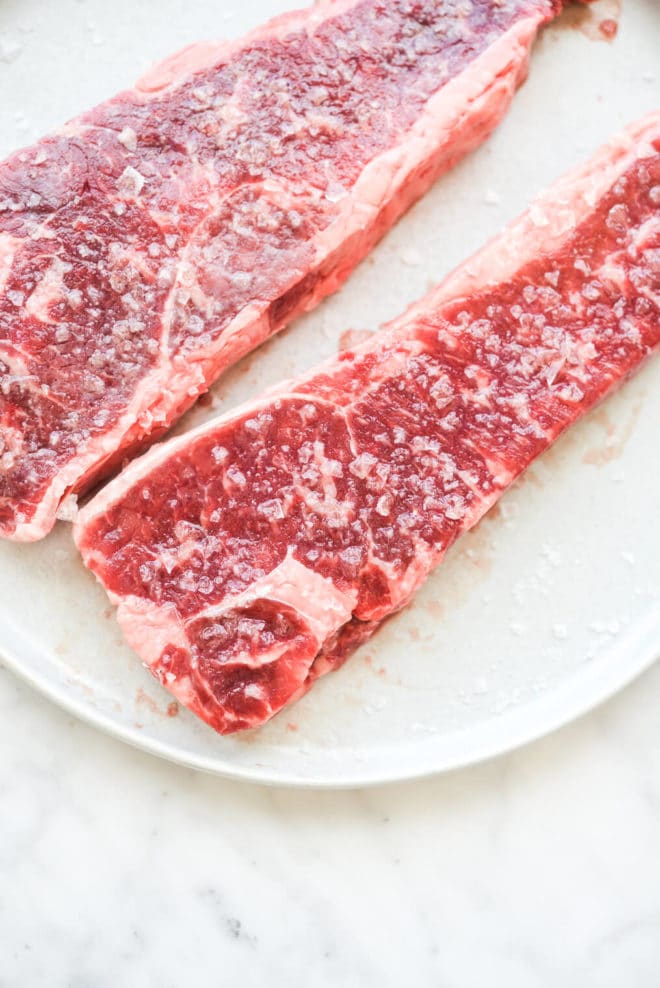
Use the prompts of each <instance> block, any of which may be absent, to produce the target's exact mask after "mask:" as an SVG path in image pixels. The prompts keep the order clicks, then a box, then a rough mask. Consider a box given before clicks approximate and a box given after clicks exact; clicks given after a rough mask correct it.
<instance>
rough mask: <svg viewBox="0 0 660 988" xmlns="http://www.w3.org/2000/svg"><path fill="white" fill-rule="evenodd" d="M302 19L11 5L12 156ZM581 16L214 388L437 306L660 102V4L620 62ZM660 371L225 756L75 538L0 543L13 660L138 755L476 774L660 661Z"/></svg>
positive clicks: (280, 0)
mask: <svg viewBox="0 0 660 988" xmlns="http://www.w3.org/2000/svg"><path fill="white" fill-rule="evenodd" d="M287 6H288V2H287V0H241V4H240V7H239V5H238V4H236V8H235V9H234V8H233V4H231V3H230V4H229V6H228V7H225V8H223V9H220V10H219V7H221V5H219V4H218V3H217V2H213V3H208V4H206V3H196V4H190V3H189V2H188V0H168V2H164V0H150V2H146V0H145V2H143V3H141V4H139V5H135V3H134V0H116V2H115V3H113V4H106V3H105V2H104V0H84V2H82V3H81V2H76V0H58V3H57V4H53V3H52V2H50V0H5V2H4V3H3V4H2V6H1V7H0V78H2V87H3V89H2V96H3V98H2V100H1V101H0V145H1V146H0V152H2V153H6V152H8V151H9V150H11V149H12V148H13V147H15V146H18V145H20V144H25V143H27V142H29V141H30V140H32V139H34V138H36V137H38V136H39V134H40V133H42V132H43V131H45V130H47V129H49V128H50V127H53V126H55V125H56V124H57V123H59V122H61V121H63V120H64V119H66V118H67V117H70V116H72V115H73V114H74V113H76V112H78V111H80V110H81V109H83V108H84V106H85V105H87V104H89V103H91V102H93V101H97V100H100V99H102V98H104V97H107V96H109V95H111V94H112V93H113V92H115V91H116V90H118V89H120V88H121V87H122V86H125V85H127V84H129V83H130V82H131V81H132V80H133V79H134V77H136V76H137V75H138V74H139V73H140V72H141V71H143V70H144V69H145V68H146V67H147V65H148V64H149V63H150V62H152V61H153V60H155V59H156V58H158V57H161V56H163V55H165V54H167V53H168V52H170V51H171V50H174V49H175V48H177V47H180V46H182V45H183V44H185V43H187V42H189V41H192V40H195V39H198V38H204V37H207V38H208V37H218V36H219V35H222V34H239V33H242V32H243V31H245V30H246V29H248V28H249V27H250V26H252V25H254V24H257V23H259V21H261V20H263V19H264V18H265V17H267V16H269V15H271V14H275V13H278V12H280V11H282V10H284V9H286V7H287ZM574 22H575V16H571V17H568V18H567V17H564V18H563V19H562V21H561V22H559V23H557V24H556V25H555V26H553V27H552V28H551V29H550V30H548V31H547V32H546V34H545V36H544V37H543V39H542V41H541V43H540V44H539V46H538V47H537V50H536V53H535V57H534V59H533V63H532V74H531V78H530V80H529V82H528V83H527V85H526V86H525V87H524V89H523V90H522V91H521V92H520V93H519V95H518V97H517V100H516V102H515V103H514V106H513V109H512V111H511V113H510V115H509V117H508V118H507V120H506V121H505V123H504V125H503V126H502V127H501V128H500V130H499V131H498V133H497V134H496V135H495V137H494V139H493V140H492V141H491V142H490V143H489V145H488V146H487V147H485V148H483V149H481V150H480V151H479V152H478V153H477V154H475V155H473V156H472V157H471V158H470V159H469V160H468V161H467V162H465V163H464V164H463V165H461V166H460V167H459V168H457V169H456V170H455V171H454V172H453V173H452V174H451V175H449V176H447V178H445V179H444V180H443V181H441V182H440V183H439V184H438V185H437V186H436V188H435V189H434V190H433V191H432V192H431V193H430V194H429V195H428V196H427V197H426V198H425V199H424V200H423V202H422V203H420V204H419V205H418V206H417V207H416V208H415V209H414V210H413V211H412V212H411V213H410V214H409V215H408V216H407V217H406V218H405V219H404V220H403V221H402V222H401V223H400V224H399V226H398V227H397V229H396V230H395V231H393V233H392V234H391V235H390V236H389V237H388V238H387V239H386V241H385V242H383V244H381V246H380V247H379V248H378V249H377V250H376V251H375V252H374V254H373V255H372V257H371V258H369V260H368V261H367V262H366V263H365V264H363V265H362V267H361V268H360V270H359V271H358V272H356V274H355V275H354V276H353V278H352V279H351V281H350V283H349V284H348V285H347V286H346V287H345V289H344V290H343V291H342V292H341V293H340V294H339V295H338V296H336V297H335V298H333V299H331V300H329V301H328V302H327V303H325V304H324V305H323V306H321V308H320V309H319V310H318V311H317V312H315V313H313V314H312V315H311V316H310V317H307V318H306V319H303V320H300V321H299V322H298V323H297V324H296V325H295V326H294V327H292V329H291V330H289V331H288V332H287V333H285V334H283V335H281V336H280V337H279V338H278V339H275V340H273V341H271V342H270V343H269V344H268V345H267V346H265V347H263V348H262V349H261V351H260V352H259V353H258V354H257V355H253V356H252V357H251V358H248V359H247V360H246V361H244V362H243V364H242V365H241V366H239V367H238V368H236V369H235V370H234V371H233V372H232V373H230V374H229V375H227V376H226V377H225V378H224V379H223V380H222V381H221V382H220V384H219V385H218V386H217V387H216V389H215V393H214V406H213V407H212V408H209V407H206V408H204V409H197V410H195V411H193V412H192V413H191V414H190V415H189V416H188V419H187V422H186V423H185V424H186V425H190V424H193V423H195V424H196V423H197V422H199V421H201V419H202V417H203V416H208V415H210V414H216V413H217V411H218V410H219V409H224V408H227V407H230V406H231V405H233V404H236V403H237V402H238V401H239V400H242V399H244V398H247V397H249V396H250V395H254V394H255V393H257V392H258V391H260V390H261V389H262V388H263V387H265V386H267V385H269V384H271V383H273V382H275V381H276V380H278V379H279V378H281V377H282V376H284V375H286V376H289V375H290V374H292V373H297V372H299V371H301V370H303V369H304V368H306V367H309V366H311V365H312V364H313V363H315V362H316V361H318V360H319V359H320V358H321V357H324V356H327V355H329V354H331V353H332V352H334V351H335V350H336V348H337V346H338V345H339V342H340V340H342V339H343V340H344V341H345V340H346V337H345V336H342V334H344V333H345V332H346V331H347V330H351V331H353V332H355V331H358V332H359V331H364V330H365V329H367V328H375V327H377V326H378V325H379V324H380V323H382V322H383V321H384V320H386V319H388V318H390V317H392V316H394V315H395V314H397V313H398V312H399V311H400V310H401V309H402V308H403V307H404V306H405V305H406V304H407V303H408V302H409V301H411V300H412V299H413V298H415V297H417V296H419V295H421V294H422V293H423V292H424V291H425V289H426V288H427V286H428V285H429V283H430V282H432V281H437V280H439V279H440V278H441V277H442V275H443V274H445V273H446V272H447V271H448V270H449V269H450V268H451V267H453V266H454V265H455V264H457V263H458V262H459V261H460V260H462V259H463V258H464V257H466V256H468V255H469V254H470V253H471V252H472V251H473V250H475V249H476V248H477V247H479V246H480V244H481V243H482V242H483V241H484V240H485V239H486V238H487V237H490V236H492V235H493V234H494V233H495V232H496V231H497V229H498V228H499V227H500V226H501V225H502V224H503V223H504V222H505V221H506V220H508V219H510V218H512V217H513V216H515V215H516V214H517V213H518V212H520V211H521V210H522V209H523V208H524V207H525V205H526V204H527V203H528V202H529V200H530V199H531V197H532V196H533V195H534V193H535V192H537V191H538V190H539V189H540V188H542V187H543V186H545V185H547V184H549V183H550V182H551V181H552V180H553V179H554V178H555V177H557V176H558V175H559V174H560V173H561V172H562V171H563V170H565V169H566V168H567V167H569V166H570V165H572V164H574V163H575V162H577V161H579V160H580V159H582V158H584V157H586V156H587V155H588V154H589V153H590V152H591V151H593V150H595V148H596V147H597V145H598V144H599V143H600V142H602V141H603V140H604V139H605V138H606V137H607V136H609V134H610V133H611V132H612V131H613V130H614V129H616V128H617V127H618V126H622V125H623V124H625V123H626V122H628V121H630V120H632V119H634V118H636V117H638V116H641V115H642V114H643V113H645V112H647V111H648V110H650V109H652V108H654V107H655V106H657V105H658V104H660V98H659V97H660V82H659V80H658V78H657V76H656V74H655V73H656V72H657V52H658V50H659V49H660V7H658V6H656V3H655V0H636V2H635V3H630V4H628V5H627V7H626V9H625V10H624V12H623V16H622V20H621V29H620V33H619V37H618V38H617V40H616V41H615V43H614V44H612V45H610V44H605V43H597V42H594V41H590V40H588V39H587V38H586V37H585V35H584V34H583V33H582V32H581V31H579V30H576V29H575V24H574ZM658 422H660V361H659V360H655V361H652V362H651V363H650V364H649V365H647V367H646V368H645V369H644V371H643V372H642V373H641V374H640V375H639V376H638V377H637V378H636V379H635V380H634V381H632V382H631V383H630V384H628V385H627V386H626V388H625V389H624V390H623V391H622V392H621V393H619V394H618V395H616V396H615V397H614V398H613V399H611V400H610V401H609V402H608V403H607V405H605V406H603V407H602V408H601V409H599V410H597V411H596V412H595V413H594V414H592V415H591V416H590V417H589V418H588V419H587V420H585V421H584V422H582V423H581V424H579V425H578V426H577V427H576V428H575V429H573V431H572V432H571V433H570V434H569V435H568V436H566V437H565V438H564V440H563V441H562V442H560V443H559V444H558V445H557V446H556V447H555V448H554V449H553V450H551V451H550V452H549V453H548V454H547V455H546V456H545V457H543V458H542V460H540V461H539V462H538V463H537V464H536V465H535V466H534V467H533V468H532V469H531V470H530V471H529V472H528V474H527V475H526V477H525V479H524V480H523V481H522V482H521V483H519V484H518V485H517V486H516V488H515V489H514V490H513V491H511V492H510V493H509V495H508V496H507V497H506V498H504V500H503V501H502V502H501V505H500V506H499V507H498V508H497V509H496V510H495V512H493V513H491V515H490V516H489V517H488V518H487V519H486V520H485V521H484V522H483V523H482V524H481V525H480V526H479V528H478V529H477V530H476V531H474V532H473V533H470V534H468V535H467V536H466V537H465V538H464V539H463V540H462V541H461V542H460V544H459V545H458V546H457V547H456V548H455V549H454V551H453V552H452V553H451V554H450V556H449V558H448V559H447V561H446V562H445V564H444V565H443V566H442V567H441V568H440V569H439V570H438V571H437V572H436V573H435V575H434V576H433V577H432V578H431V579H430V580H429V582H428V584H427V585H426V587H425V588H424V589H423V590H422V592H421V593H420V594H419V595H418V597H417V599H416V601H415V602H414V604H413V605H412V606H411V607H410V608H408V610H407V611H406V612H405V613H404V614H402V615H400V616H399V617H397V618H396V619H395V620H393V621H391V622H390V623H389V625H387V626H386V627H385V628H384V629H383V630H382V631H381V632H380V634H379V635H378V636H377V637H375V638H374V639H373V640H372V641H371V642H370V643H369V644H368V645H367V646H366V647H365V648H363V649H362V650H361V651H360V652H358V653H357V654H356V655H355V656H354V657H353V658H352V659H351V661H350V662H349V663H348V664H347V665H346V666H345V667H344V668H343V669H341V670H340V671H339V672H338V673H335V674H334V675H332V676H329V677H328V678H327V679H325V680H324V681H322V682H320V683H319V684H318V685H317V686H316V687H315V688H314V690H313V691H312V692H311V693H310V694H309V696H307V697H306V698H305V699H304V700H302V701H301V702H300V703H299V704H297V705H296V706H295V707H294V708H292V709H291V710H289V711H288V712H285V713H284V714H283V715H282V716H280V717H279V718H276V719H275V720H274V721H273V722H272V723H271V724H269V725H268V726H267V727H265V728H264V729H263V730H261V731H259V732H255V733H252V734H250V735H245V736H243V737H234V738H221V737H218V736H216V735H215V734H214V733H213V732H212V731H211V730H209V729H208V728H206V727H204V725H202V724H201V723H199V722H198V721H197V720H196V719H195V718H194V717H193V716H192V715H190V714H188V713H187V712H186V711H185V710H179V709H178V708H177V706H176V705H175V704H172V703H171V698H170V697H169V695H168V694H167V693H165V692H164V691H163V690H162V689H161V688H160V687H159V686H158V685H157V683H156V682H155V681H154V680H153V679H152V678H151V677H150V675H149V674H148V673H147V672H146V671H145V670H144V669H142V667H141V666H140V664H139V662H138V661H137V659H136V658H135V656H134V655H133V654H132V653H131V652H130V650H129V649H128V648H127V647H126V646H125V645H124V644H123V643H122V640H121V636H120V633H119V630H118V627H117V625H116V624H115V621H114V618H113V615H112V611H111V608H110V607H109V606H108V603H107V600H106V598H105V596H104V594H103V592H102V591H101V589H100V588H99V587H98V586H96V585H95V583H94V580H93V578H92V577H91V576H90V575H89V574H88V573H87V572H86V571H85V570H84V569H83V567H82V565H81V564H80V562H79V560H78V558H77V556H76V553H75V551H74V549H73V546H72V543H71V539H70V531H69V528H68V526H66V525H63V524H61V525H60V526H58V529H57V530H56V531H55V532H54V533H53V534H52V535H51V537H50V538H48V539H47V540H46V541H44V542H42V543H39V544H36V545H31V546H17V545H10V544H3V545H1V546H0V646H1V651H2V656H3V660H4V663H5V664H6V665H7V666H9V667H11V668H12V669H14V670H15V671H16V672H17V673H19V674H20V675H22V676H24V677H25V678H26V679H28V680H29V681H30V682H31V683H32V684H33V685H34V686H35V687H36V688H37V689H39V690H40V691H42V692H44V693H46V694H47V695H48V696H50V697H51V698H52V699H53V700H55V701H56V702H57V703H59V704H61V705H62V706H64V707H66V708H67V709H68V710H70V711H71V712H73V713H75V714H77V715H78V716H80V717H82V718H84V719H85V720H87V721H89V722H91V723H93V724H95V725H96V726H98V727H100V728H102V729H104V730H107V731H109V732H110V733H112V734H114V735H116V736H117V737H120V738H122V739H124V740H125V741H128V742H130V743H132V744H134V745H137V746H138V747H140V748H144V749H146V750H148V751H151V752H153V753H155V754H158V755H162V756H164V757H166V758H171V759H173V760H175V761H178V762H181V763H183V764H186V765H190V766H193V767H196V768H201V769H206V770H209V771H212V772H217V773H219V774H224V775H230V776H235V777H240V778H244V779H252V780H256V781H261V782H268V783H281V784H300V785H317V786H345V785H362V784H369V783H376V782H383V781H389V780H394V779H403V778H410V777H414V776H420V775H424V774H427V773H431V772H438V771H441V770H445V769H450V768H454V767H457V766H459V765H465V764H467V763H470V762H474V761H477V760H479V759H482V758H486V757H490V756H492V755H495V754H497V753H499V752H502V751H505V750H508V749H511V748H513V747H515V746H517V745H520V744H522V743H524V742H527V741H529V740H531V739H533V738H536V737H538V736H540V735H542V734H544V733H546V732H548V731H550V730H552V729H554V728H556V727H558V726H560V725H561V724H564V723H566V722H567V721H569V720H570V719H572V718H573V717H575V716H577V715H579V714H581V713H583V712H584V711H586V710H587V709H589V708H590V707H592V706H593V705H594V704H596V703H598V702H600V701H601V700H603V699H604V698H606V697H607V696H609V695H611V694H612V693H613V692H615V691H616V690H618V689H619V688H620V687H622V686H623V685H624V684H625V683H627V682H629V681H630V680H631V679H632V678H633V677H634V676H636V675H637V674H638V673H639V672H640V671H641V670H642V669H644V668H645V667H646V666H648V665H649V664H650V663H651V662H652V661H653V660H654V659H655V658H656V657H657V656H658V655H660V514H659V512H658V493H657V492H658V490H659V489H660V457H658V455H657V452H658V437H657V423H658Z"/></svg>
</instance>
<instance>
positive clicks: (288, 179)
mask: <svg viewBox="0 0 660 988" xmlns="http://www.w3.org/2000/svg"><path fill="white" fill-rule="evenodd" d="M562 2H563V0H412V2H411V0H322V2H320V3H318V4H317V5H316V6H314V7H313V8H311V9H310V10H308V11H306V12H302V13H295V14H290V15H288V16H285V17H282V18H280V19H278V20H275V21H273V22H271V23H270V24H269V25H267V26H266V27H264V28H262V29H260V30H258V31H256V32H254V33H253V34H251V35H250V36H248V37H247V38H246V39H244V40H243V41H241V42H238V43H235V44H231V45H217V44H215V45H208V44H207V45H198V46H194V47H193V48H190V49H187V50H185V51H184V52H182V53H180V54H179V55H178V56H175V57H174V58H173V59H170V60H169V61H168V62H165V63H164V64H163V65H161V66H159V67H158V68H157V69H155V70H154V71H152V72H151V73H150V75H149V76H147V78H145V79H143V80H142V81H141V82H140V83H138V85H137V87H136V88H135V89H134V90H131V91H129V92H125V93H122V94H121V95H119V96H117V97H116V98H114V99H112V100H110V101H109V102H108V103H105V104H103V105H101V106H99V107H97V108H96V109H94V110H92V111H90V112H89V113H87V114H85V115H84V116H82V117H80V118H79V119H77V120H75V121H73V122H72V123H70V124H69V125H68V126H66V127H65V128H64V130H62V131H61V132H60V133H58V134H56V135H54V136H52V137H48V138H46V139H45V140H43V141H41V142H40V143H39V144H37V145H35V146H34V147H32V148H29V149H27V150H25V151H22V152H20V153H18V154H16V155H14V156H13V157H12V158H10V159H9V160H8V161H6V162H4V164H2V165H0V375H1V377H0V422H1V424H2V432H1V434H0V534H3V535H5V536H7V537H9V538H14V539H19V540H30V539H37V538H40V537H41V536H43V535H45V534H46V533H47V532H48V531H49V530H50V529H51V527H52V525H53V523H54V520H55V516H56V512H57V511H58V507H59V505H60V503H61V502H62V500H63V499H64V498H65V497H66V496H67V495H68V494H69V493H70V492H74V493H75V492H80V491H81V490H84V489H86V488H88V487H89V486H90V485H91V484H92V483H93V482H94V481H95V480H98V479H99V478H100V477H101V476H102V475H103V474H107V473H108V472H110V471H111V470H112V469H113V467H116V466H117V465H118V463H120V462H121V460H122V458H124V457H126V456H128V455H130V454H131V452H135V451H136V450H137V449H138V448H140V446H144V445H145V444H146V442H147V440H148V439H149V437H151V438H153V437H154V436H155V435H158V434H162V432H163V431H164V430H165V429H166V428H167V426H168V425H170V424H171V423H172V421H173V420H174V419H175V418H176V417H177V416H178V415H180V414H181V413H182V412H183V411H184V409H185V408H186V407H187V406H189V405H190V404H191V403H192V402H193V401H194V400H195V398H196V397H197V396H198V395H199V394H200V393H202V392H203V391H205V390H206V389H207V388H208V386H209V384H210V383H211V382H212V381H214V380H215V379H216V378H217V377H218V375H219V374H220V373H221V372H222V371H223V370H225V369H226V368H227V367H228V366H229V365H230V364H232V363H233V362H234V361H236V360H237V359H238V358H239V357H240V356H242V355H243V354H245V353H246V352H247V351H248V350H251V349H252V348H253V347H255V346H257V344H259V343H261V342H262V341H263V340H264V339H265V338H266V337H267V336H269V335H270V334H271V333H273V332H275V331H276V330H277V329H279V328H280V327H281V326H283V325H284V324H285V323H286V322H287V321H289V320H290V319H291V318H292V317H293V316H294V315H296V314H297V313H300V312H302V311H303V310H306V309H310V308H312V307H313V306H314V305H315V304H316V303H317V302H318V301H319V300H320V299H321V298H322V297H323V296H324V295H326V294H327V293H328V292H331V291H333V290H334V289H335V288H337V286H338V285H339V284H340V283H341V282H342V281H343V280H344V278H346V276H347V275H348V273H349V271H350V270H351V269H352V268H353V267H354V266H355V264H357V262H358V261H359V260H360V259H361V258H362V257H363V256H364V254H365V253H366V252H367V251H368V250H369V248H370V247H371V246H372V245H373V243H374V242H375V241H376V240H377V239H378V238H379V237H380V236H381V235H382V234H383V233H384V232H385V230H387V229H388V227H390V226H391V224H392V223H393V222H394V221H395V220H396V219H397V217H398V216H399V215H400V214H401V213H402V212H403V211H404V210H405V209H406V208H407V207H408V206H409V205H410V204H411V202H412V201H413V200H415V199H416V198H417V197H418V196H420V195H421V194H422V193H423V192H424V191H425V190H426V189H427V188H428V186H429V185H430V183H431V182H432V181H433V179H434V178H435V177H436V176H437V175H439V174H440V173H441V172H442V171H444V170H445V169H447V168H449V167H450V166H451V165H452V164H453V163H454V162H455V161H457V160H458V159H459V158H460V157H461V156H462V155H464V154H465V153H466V152H467V151H468V150H469V149H470V148H472V147H474V146H475V145H477V144H479V143H480V142H481V141H482V140H483V139H484V138H485V137H486V135H487V134H488V132H489V131H490V130H492V128H493V127H494V126H495V124H496V123H497V122H498V121H499V119H500V118H501V117H502V115H503V113H504V111H505V110H506V108H507V106H508V104H509V102H510V99H511V96H512V94H513V92H514V90H515V88H516V86H517V85H518V84H519V83H520V82H521V80H522V79H523V77H524V75H525V72H526V69H527V59H528V54H529V49H530V46H531V43H532V40H533V38H534V36H535V34H536V31H537V29H538V27H539V26H540V25H541V24H543V23H544V22H546V21H548V20H550V19H551V18H552V16H553V15H554V14H556V13H557V12H558V11H559V9H560V8H561V6H562Z"/></svg>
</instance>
